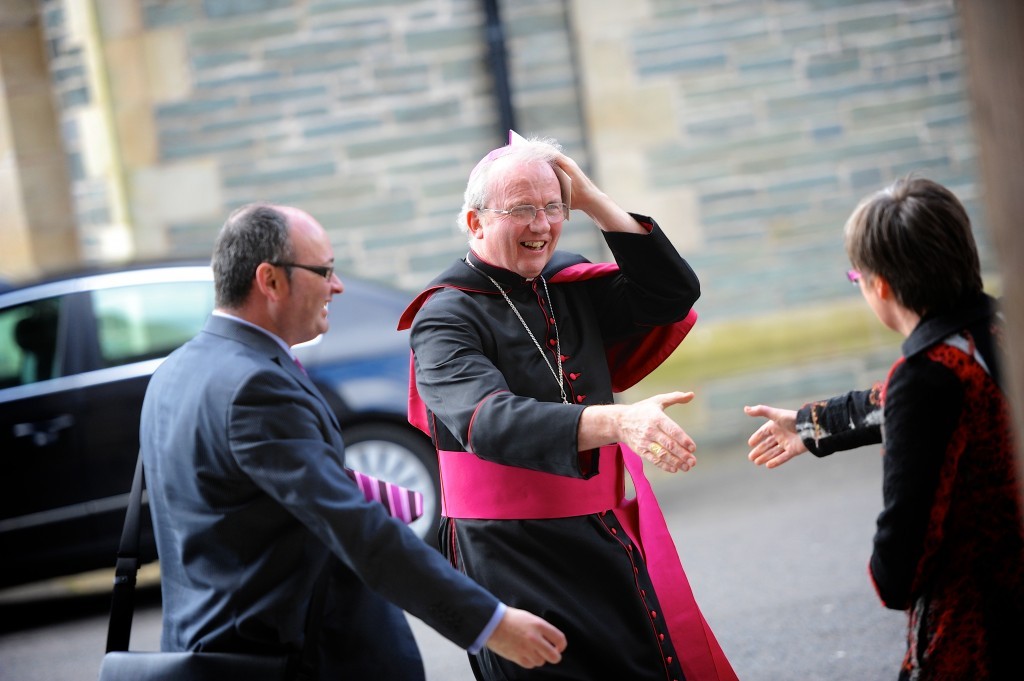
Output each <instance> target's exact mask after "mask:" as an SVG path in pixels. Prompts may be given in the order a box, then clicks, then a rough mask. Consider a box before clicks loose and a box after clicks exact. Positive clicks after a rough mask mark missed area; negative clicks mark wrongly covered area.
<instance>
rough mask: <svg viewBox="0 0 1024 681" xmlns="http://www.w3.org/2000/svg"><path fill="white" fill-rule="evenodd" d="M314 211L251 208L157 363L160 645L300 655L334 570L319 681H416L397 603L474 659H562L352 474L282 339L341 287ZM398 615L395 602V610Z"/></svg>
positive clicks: (147, 408)
mask: <svg viewBox="0 0 1024 681" xmlns="http://www.w3.org/2000/svg"><path fill="white" fill-rule="evenodd" d="M333 265H334V254H333V250H332V248H331V244H330V241H329V239H328V237H327V234H326V233H325V232H324V230H323V228H322V227H321V226H320V224H319V223H317V221H316V220H315V219H313V218H312V217H311V216H310V215H309V214H307V213H305V212H303V211H301V210H298V209H296V208H290V207H285V206H273V205H267V204H253V205H249V206H245V207H243V208H241V209H239V210H237V211H235V212H234V213H233V214H232V215H231V216H230V217H229V218H228V220H227V222H226V223H225V225H224V227H223V228H222V230H221V232H220V234H219V235H218V237H217V242H216V245H215V247H214V254H213V271H214V281H215V286H216V296H217V302H216V309H215V310H214V313H213V315H212V316H211V317H210V319H209V320H208V322H207V324H206V326H205V327H204V328H203V330H202V331H201V332H200V333H199V334H198V335H197V336H196V337H195V338H193V339H192V340H191V341H189V342H188V343H186V344H185V345H184V346H182V347H181V348H180V349H178V350H177V351H176V352H174V353H173V354H172V355H171V356H170V357H168V359H167V361H165V362H164V363H163V364H162V365H161V367H160V368H159V369H158V370H157V371H156V373H155V374H154V376H153V379H152V381H151V382H150V385H149V389H148V391H147V393H146V399H145V403H144V405H143V410H142V423H141V436H140V439H141V448H142V457H143V463H144V466H145V469H146V479H147V483H148V491H149V503H150V509H151V512H152V516H153V524H154V528H155V531H156V540H157V549H158V551H159V555H160V568H161V589H162V594H163V638H162V644H161V647H162V648H163V650H168V651H177V650H192V651H225V652H246V653H261V654H295V653H297V652H298V651H300V650H302V648H303V645H304V643H305V642H304V640H303V639H304V632H305V623H306V617H307V612H308V611H309V609H310V604H311V601H312V600H313V597H312V592H313V587H314V583H315V582H316V581H317V577H318V575H320V573H321V572H322V571H323V570H324V568H325V566H328V565H329V569H330V570H331V579H330V582H329V587H328V590H327V593H326V595H325V597H324V599H323V608H324V610H323V618H322V619H323V625H322V627H321V629H320V636H319V641H318V642H317V645H318V658H319V669H318V678H321V679H371V678H373V679H379V680H381V681H385V680H392V679H397V680H404V679H422V678H423V676H424V673H423V664H422V661H421V659H420V655H419V651H418V649H417V647H416V643H415V640H414V639H413V637H412V632H411V631H410V629H409V627H408V624H407V623H406V621H405V618H404V615H403V614H402V612H401V610H400V609H399V608H401V609H404V610H406V611H408V612H410V613H411V614H413V615H415V616H416V617H418V618H420V619H421V620H423V621H424V622H425V623H426V624H428V625H429V626H431V627H433V628H434V629H436V630H437V631H438V632H439V633H441V634H442V635H443V636H445V637H446V638H448V639H450V640H451V641H453V642H454V643H456V644H457V645H459V646H461V647H463V648H466V649H467V650H469V651H470V652H471V653H472V652H476V651H479V650H480V649H481V648H482V647H484V646H486V647H487V648H489V649H491V650H492V651H494V652H495V653H497V654H499V655H502V656H504V657H506V658H508V659H510V660H512V661H514V662H516V663H518V664H520V665H522V666H524V667H535V666H539V665H543V664H546V663H557V662H558V661H559V660H560V659H561V652H562V650H564V648H565V644H566V642H565V637H564V636H563V635H562V633H561V632H560V631H559V630H558V629H556V628H555V627H554V626H552V625H551V624H549V623H547V622H546V621H544V620H543V619H541V618H539V617H537V616H535V615H533V614H531V613H529V612H526V611H523V610H518V609H516V608H511V607H506V606H505V605H504V604H502V603H500V602H499V601H498V599H497V598H495V597H494V596H493V595H491V594H490V593H489V592H488V591H486V590H485V589H483V588H482V587H480V586H479V585H477V584H476V583H475V582H473V581H471V580H470V579H469V578H467V577H465V576H464V575H462V574H460V573H459V572H457V571H456V570H454V569H452V567H451V566H450V565H449V564H448V562H447V561H446V560H445V559H444V558H443V557H442V556H441V554H440V553H438V552H437V551H435V550H434V549H432V548H430V547H429V546H427V545H426V544H425V543H424V542H423V541H422V540H420V539H419V538H418V537H417V536H416V535H415V534H414V533H413V532H412V531H411V530H409V529H408V528H407V527H406V526H405V525H403V524H402V523H401V522H400V521H398V520H395V519H393V518H391V517H389V516H388V515H387V514H386V512H385V511H384V509H383V507H382V506H381V505H380V504H377V503H374V502H369V501H366V500H365V498H364V497H363V495H362V494H361V493H360V491H359V489H358V487H357V486H356V485H355V483H354V482H352V480H351V479H350V478H349V477H348V476H347V475H346V474H345V472H344V469H343V465H344V452H345V447H344V444H343V442H342V435H341V432H340V430H339V426H338V422H337V420H336V419H335V416H334V414H333V413H332V412H331V410H330V408H329V407H328V405H327V403H326V402H325V401H324V399H323V397H322V395H320V393H319V391H318V390H317V388H316V387H314V385H313V384H312V383H311V382H310V380H309V379H308V378H307V377H306V376H305V372H304V371H303V370H302V368H301V365H299V364H298V363H297V362H296V361H295V359H294V356H293V355H292V353H291V350H290V347H291V346H293V345H295V344H297V343H300V342H303V341H307V340H310V339H312V338H314V337H315V336H317V335H318V334H321V333H324V332H325V331H327V326H328V323H327V305H328V303H329V302H330V300H331V298H332V297H333V296H334V295H337V294H340V293H341V292H342V291H343V290H344V288H343V285H342V283H341V280H340V279H338V277H337V276H336V275H335V274H334V269H333ZM396 606H397V607H396Z"/></svg>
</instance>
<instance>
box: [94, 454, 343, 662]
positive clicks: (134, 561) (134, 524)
mask: <svg viewBox="0 0 1024 681" xmlns="http://www.w3.org/2000/svg"><path fill="white" fill-rule="evenodd" d="M142 487H143V472H142V453H141V452H139V459H138V462H137V463H136V464H135V477H134V479H133V480H132V490H131V492H130V493H129V495H128V510H127V512H126V513H125V518H124V529H123V530H122V531H121V544H120V546H119V547H118V549H117V567H116V568H115V570H114V590H113V596H112V599H111V603H110V624H109V626H108V628H107V652H108V653H109V652H111V651H117V650H128V642H129V640H130V639H131V630H132V616H133V614H134V611H135V584H136V580H137V577H138V573H139V535H140V533H141V531H142V523H141V515H142ZM333 560H334V559H333V558H329V559H328V561H327V565H325V566H324V569H323V571H322V572H321V573H320V577H319V578H317V581H316V584H315V585H314V587H313V598H312V601H311V602H310V605H309V612H307V613H306V635H305V642H304V647H303V649H302V657H301V659H300V665H301V666H300V671H299V676H300V677H301V676H302V674H307V675H311V676H312V674H311V672H312V670H315V669H316V667H317V649H318V645H317V639H318V638H319V637H320V622H321V619H322V618H323V607H324V596H325V595H326V592H327V583H328V581H329V579H330V568H331V564H332V563H333Z"/></svg>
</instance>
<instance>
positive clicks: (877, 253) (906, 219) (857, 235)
mask: <svg viewBox="0 0 1024 681" xmlns="http://www.w3.org/2000/svg"><path fill="white" fill-rule="evenodd" d="M844 231H845V235H846V254H847V255H848V256H849V258H850V263H851V264H852V265H853V267H854V268H856V269H858V270H861V271H862V272H863V273H864V275H865V276H866V277H868V278H870V277H871V276H872V275H876V274H877V275H881V276H882V277H884V278H885V280H886V281H888V282H889V285H890V286H891V287H892V290H893V294H894V295H895V297H896V301H897V302H898V303H899V304H900V305H902V306H903V307H906V308H908V309H910V310H913V311H914V312H916V313H918V314H919V315H922V316H923V315H924V314H926V313H928V312H933V313H934V312H941V311H942V310H944V309H948V308H951V307H954V306H956V305H958V304H959V303H961V302H962V301H964V300H965V299H968V298H971V297H973V296H975V295H977V294H978V293H980V292H981V290H982V281H981V264H980V262H979V260H978V249H977V246H975V243H974V235H973V234H972V233H971V220H970V218H969V217H968V216H967V211H966V210H965V209H964V207H963V204H961V203H960V201H959V200H958V199H957V198H956V196H954V195H953V192H951V191H949V190H948V189H946V188H945V187H943V186H942V185H940V184H939V183H937V182H933V181H932V180H927V179H924V178H914V177H905V178H901V179H899V180H896V181H895V182H893V183H892V184H891V185H889V186H888V187H886V188H885V189H883V190H881V191H879V192H877V193H875V194H872V195H871V196H868V197H867V198H865V199H864V200H862V201H861V202H860V204H859V205H858V206H857V208H856V209H855V210H854V211H853V213H852V214H851V215H850V218H849V219H848V220H847V221H846V227H845V230H844Z"/></svg>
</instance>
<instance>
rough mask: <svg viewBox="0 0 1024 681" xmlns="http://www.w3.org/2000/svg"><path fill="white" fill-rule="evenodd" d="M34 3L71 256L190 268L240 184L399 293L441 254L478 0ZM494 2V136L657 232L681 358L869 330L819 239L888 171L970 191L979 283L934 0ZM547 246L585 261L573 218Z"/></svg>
mask: <svg viewBox="0 0 1024 681" xmlns="http://www.w3.org/2000/svg"><path fill="white" fill-rule="evenodd" d="M37 2H38V7H39V13H40V16H41V18H42V25H43V27H44V30H45V33H46V37H47V54H48V57H49V64H50V71H51V77H52V84H53V92H54V100H55V102H56V103H57V107H58V110H59V112H60V116H61V119H60V127H61V133H62V138H63V141H64V146H65V150H66V153H67V157H68V165H69V168H70V172H71V175H72V180H71V187H72V189H71V193H72V194H73V197H74V205H75V215H76V220H77V230H78V235H79V239H80V242H81V248H82V252H83V258H84V259H85V260H87V261H105V260H114V259H119V258H125V257H162V256H168V255H195V256H198V257H201V258H205V257H208V254H209V250H210V245H211V243H212V240H213V236H214V234H215V232H216V230H217V228H218V227H219V225H220V224H221V223H222V222H223V219H224V217H225V216H226V214H227V213H228V212H229V211H230V210H231V209H232V208H234V207H236V206H238V205H241V204H243V203H246V202H248V201H252V200H257V199H263V200H270V201H276V202H282V203H292V204H296V205H299V206H302V207H304V208H306V209H307V210H309V211H311V212H312V213H313V214H314V215H315V216H317V217H318V218H319V219H320V221H321V222H322V223H323V224H324V226H325V227H326V228H327V229H328V230H329V232H330V235H331V238H332V241H333V243H334V245H335V248H336V251H337V254H338V256H339V265H340V267H341V268H342V271H343V272H345V273H348V274H350V275H359V276H364V277H369V278H372V279H376V280H379V281H382V282H387V283H390V284H392V285H395V286H398V287H400V288H403V289H408V290H410V291H412V290H414V289H416V288H417V287H419V286H421V285H422V284H423V283H425V282H426V281H427V280H429V279H430V278H431V277H432V276H433V275H434V274H435V273H436V272H437V271H438V270H439V269H440V268H441V267H443V266H444V265H445V264H447V263H448V262H450V261H451V260H452V259H453V258H455V257H458V256H459V255H460V254H461V253H462V252H464V250H465V248H466V245H465V240H464V237H462V236H461V235H460V234H459V233H458V232H457V231H456V229H455V226H454V219H455V216H456V214H457V211H458V208H459V206H460V204H461V193H462V189H463V187H464V184H465V179H466V176H467V174H468V171H469V169H471V168H472V166H473V164H475V162H476V161H477V160H478V159H479V158H480V157H481V156H482V155H483V154H484V153H486V152H487V151H488V150H489V149H491V148H493V147H494V146H497V145H499V144H500V143H501V142H502V140H503V138H504V131H502V130H500V129H499V127H500V122H499V116H498V110H497V106H496V101H495V82H494V76H493V74H492V72H491V69H490V63H489V61H488V52H487V34H486V27H485V11H484V4H483V2H482V0H375V1H370V0H104V1H103V2H92V1H91V0H90V1H86V0H37ZM498 5H499V8H500V10H501V16H502V19H503V29H504V33H505V38H506V47H507V55H508V63H509V67H510V86H511V92H512V100H513V104H514V110H515V115H516V118H517V124H516V125H517V128H518V129H519V132H521V133H523V134H527V135H531V134H538V135H544V136H552V137H555V138H557V139H559V140H560V141H561V142H562V143H563V144H564V145H565V146H566V148H567V150H568V151H569V153H570V154H572V155H574V156H576V157H577V158H578V160H579V161H580V162H581V165H583V166H584V167H585V168H587V169H588V170H589V172H591V174H592V175H593V176H594V178H595V179H596V180H597V181H598V183H599V184H600V185H601V186H602V187H603V188H604V189H605V190H606V191H607V192H608V193H609V194H610V195H611V196H613V197H614V198H616V199H617V200H618V201H619V203H621V204H622V205H623V206H624V207H626V208H627V209H630V210H635V211H637V212H644V213H648V214H651V215H654V216H655V217H656V218H657V219H658V220H659V222H660V224H662V226H663V227H664V228H665V229H666V231H667V232H668V233H669V235H670V237H671V238H672V239H673V241H674V242H675V243H676V244H677V245H678V246H679V248H680V249H681V250H682V251H683V253H684V254H685V255H686V257H687V258H688V259H689V260H690V262H691V263H692V264H693V266H694V268H695V269H696V271H697V272H698V274H699V275H700V277H701V281H702V285H703V296H702V299H701V301H700V303H699V305H698V310H699V312H700V314H701V318H702V322H701V324H699V325H698V327H697V330H695V333H694V338H693V339H692V340H691V341H688V343H687V344H686V346H687V347H691V348H693V349H694V350H693V352H694V353H695V355H696V354H699V355H700V356H701V357H703V358H704V359H702V360H701V361H702V362H705V363H707V362H710V364H711V365H715V362H716V360H715V357H714V356H713V355H714V354H715V353H719V354H721V353H726V352H728V353H730V357H734V356H735V355H736V353H744V352H745V353H747V355H748V357H747V359H746V360H743V359H741V360H732V359H731V360H730V362H731V365H735V366H744V365H745V364H744V362H745V361H746V362H747V363H749V362H754V363H757V362H756V356H758V355H761V354H765V353H766V347H765V346H766V344H767V345H771V343H775V347H777V348H778V347H799V346H807V345H810V346H812V347H819V348H836V347H843V348H846V347H847V345H844V343H846V339H847V337H849V336H852V337H854V338H855V339H857V343H859V344H860V345H861V346H873V345H877V344H878V343H883V344H886V343H888V344H891V343H892V342H893V339H892V338H891V337H889V336H887V335H886V333H885V332H884V331H878V330H877V329H876V328H875V326H876V323H875V322H874V321H873V319H871V318H870V317H869V315H870V312H868V311H867V310H866V307H865V306H864V305H863V303H862V302H861V301H860V300H859V296H856V295H855V292H853V291H852V290H851V289H850V288H849V285H848V284H847V283H846V282H845V279H844V271H845V269H846V267H847V263H846V258H845V254H844V253H843V248H842V239H841V228H842V225H843V222H844V221H845V219H846V216H847V215H848V214H849V212H850V211H851V210H852V209H853V207H854V206H855V204H856V203H857V201H858V200H859V199H860V198H861V197H863V196H864V195H865V194H867V193H868V192H870V191H873V190H875V189H878V188H880V187H882V186H883V185H884V184H886V183H888V182H889V181H891V180H892V179H894V178H896V177H898V176H900V175H903V174H905V173H908V172H912V171H914V172H918V173H920V174H924V175H927V176H929V177H932V178H934V179H936V180H938V181H940V182H943V183H945V184H947V185H949V186H950V187H951V188H952V189H953V190H954V191H955V192H957V194H958V195H959V196H960V197H961V198H962V199H963V200H964V202H965V203H966V204H967V207H968V210H969V211H970V213H971V215H972V217H973V218H974V220H975V222H976V226H977V227H978V234H979V237H980V241H981V242H982V247H983V250H984V251H985V254H984V256H983V258H984V263H985V265H986V270H987V277H986V279H987V281H989V282H990V284H991V286H993V287H994V288H995V289H998V286H999V282H998V277H997V276H996V275H995V273H994V272H992V271H991V270H992V267H991V266H990V263H991V258H990V257H989V255H988V253H987V249H988V247H987V245H986V242H987V238H986V233H985V216H984V215H983V213H982V210H981V202H980V200H979V199H980V191H981V190H980V188H979V186H978V180H977V171H976V167H975V165H976V158H975V157H976V149H975V144H974V140H973V137H972V130H971V123H970V112H969V110H968V100H967V93H966V84H965V83H964V64H963V54H962V52H963V49H962V45H961V41H960V35H959V27H958V18H957V14H956V11H955V7H954V5H953V0H696V1H695V0H633V1H631V2H605V1H604V0H500V1H499V3H498ZM562 247H563V248H567V249H571V250H576V251H579V252H583V253H585V254H586V255H588V256H589V257H591V258H601V257H603V252H602V242H601V240H600V239H599V237H598V235H597V233H596V229H594V227H593V225H592V224H590V223H589V221H587V220H586V219H585V216H582V215H580V214H577V215H574V217H573V220H572V221H571V222H570V223H568V224H567V228H566V231H565V235H564V236H563V241H562ZM3 257H4V256H3V254H0V270H2V269H4V263H3ZM794 315H798V316H797V317H794ZM794 319H795V320H796V321H793V320H794ZM787 320H788V321H787ZM780 327H781V331H780V330H779V328H780ZM737 336H738V337H739V338H738V339H737ZM738 345H739V346H743V347H737V346H738ZM767 353H768V354H771V347H768V348H767ZM709 357H710V359H708V358H709ZM750 357H755V359H753V360H752V359H750ZM694 361H696V360H694ZM719 364H720V362H719Z"/></svg>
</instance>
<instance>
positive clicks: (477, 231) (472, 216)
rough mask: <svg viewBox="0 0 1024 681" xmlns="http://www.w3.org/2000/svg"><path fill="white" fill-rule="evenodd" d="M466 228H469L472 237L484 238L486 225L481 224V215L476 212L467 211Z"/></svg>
mask: <svg viewBox="0 0 1024 681" xmlns="http://www.w3.org/2000/svg"><path fill="white" fill-rule="evenodd" d="M466 227H468V228H469V235H470V237H472V238H474V239H481V238H483V231H484V225H483V223H482V222H480V213H479V212H477V211H476V210H469V211H466Z"/></svg>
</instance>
